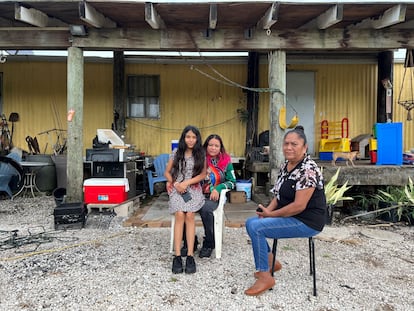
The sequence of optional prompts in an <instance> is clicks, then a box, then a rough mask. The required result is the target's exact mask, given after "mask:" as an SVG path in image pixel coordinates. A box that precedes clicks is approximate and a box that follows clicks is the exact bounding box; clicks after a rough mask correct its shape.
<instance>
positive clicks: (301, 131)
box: [283, 125, 308, 145]
mask: <svg viewBox="0 0 414 311" xmlns="http://www.w3.org/2000/svg"><path fill="white" fill-rule="evenodd" d="M290 133H296V134H297V135H298V136H299V137H300V138H302V139H303V144H304V145H306V144H307V143H308V140H307V139H306V135H305V129H304V127H303V126H302V125H298V126H296V127H295V128H294V129H293V130H290V131H288V132H287V133H286V134H285V136H284V137H283V139H285V138H286V136H288V135H289V134H290Z"/></svg>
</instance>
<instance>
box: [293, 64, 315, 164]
mask: <svg viewBox="0 0 414 311" xmlns="http://www.w3.org/2000/svg"><path fill="white" fill-rule="evenodd" d="M295 110H296V112H297V113H298V116H299V125H302V126H303V127H304V129H305V134H306V138H307V139H308V153H309V154H310V155H311V157H316V152H315V132H316V129H315V121H314V120H315V118H314V115H315V72H313V71H288V72H287V73H286V122H287V123H288V124H289V122H290V119H291V118H292V117H293V116H294V115H295Z"/></svg>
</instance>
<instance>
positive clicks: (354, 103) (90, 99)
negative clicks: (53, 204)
mask: <svg viewBox="0 0 414 311" xmlns="http://www.w3.org/2000/svg"><path fill="white" fill-rule="evenodd" d="M195 66H196V68H198V69H200V70H202V71H203V72H204V73H207V74H210V75H212V76H213V77H214V79H212V78H208V77H206V76H205V75H202V74H200V73H199V72H197V71H196V70H194V68H192V67H191V65H189V64H130V63H127V65H126V70H125V71H126V74H127V75H128V74H159V75H160V77H161V118H160V119H159V120H149V119H135V120H132V119H128V120H127V123H126V125H127V131H126V141H127V142H128V143H131V144H133V145H135V146H136V149H137V150H139V151H142V152H145V153H146V154H150V155H156V154H159V153H164V152H170V151H171V143H170V142H171V140H173V139H178V138H179V136H180V133H181V131H182V129H183V128H184V126H186V125H188V124H193V125H195V126H198V127H199V128H200V130H201V132H202V136H203V138H205V137H207V135H208V134H211V133H217V134H220V135H221V136H222V138H223V140H224V143H225V146H226V148H227V150H228V152H230V153H232V154H233V155H235V156H243V155H244V146H245V124H243V123H242V122H241V121H240V120H239V118H238V114H237V109H238V108H245V107H246V96H245V92H243V91H242V90H241V89H240V88H238V87H232V86H228V85H226V84H224V83H221V82H218V81H217V80H216V79H218V80H223V79H222V78H220V77H219V76H217V75H216V74H215V73H214V72H213V71H212V70H211V68H209V67H208V66H206V65H195ZM212 67H214V68H215V69H216V70H217V71H218V72H220V73H221V74H222V75H224V76H225V77H227V78H228V79H230V80H232V81H235V82H236V83H238V84H241V85H244V84H245V83H246V80H247V66H246V64H232V65H219V64H214V65H213V66H212ZM288 70H299V71H314V72H315V79H316V81H315V87H316V90H315V104H316V107H315V115H314V118H315V124H320V122H321V121H322V120H324V119H327V120H330V121H340V120H341V119H342V118H344V117H346V118H348V119H349V134H350V137H355V136H357V135H359V134H362V133H371V132H372V126H373V124H374V122H375V119H376V94H377V82H376V79H377V66H376V65H375V64H335V65H332V64H329V65H328V64H326V65H323V64H322V65H321V64H313V65H312V64H311V65H289V66H288ZM0 71H1V72H3V108H4V113H5V115H6V116H9V114H10V113H11V112H17V113H19V116H20V120H19V121H18V122H17V123H16V124H15V134H14V139H13V140H14V142H15V145H16V146H19V147H21V148H23V149H26V150H27V143H26V141H25V137H26V136H28V135H30V136H36V137H37V138H38V140H39V144H40V149H41V151H42V152H44V151H46V153H48V154H49V153H51V145H52V144H53V143H54V142H55V139H56V136H55V134H54V133H53V132H51V133H50V134H49V135H47V134H42V135H40V134H39V133H41V132H44V131H47V130H51V129H55V128H64V129H66V113H67V107H66V101H67V99H66V72H67V69H66V62H60V61H57V62H43V61H19V62H12V61H8V62H6V63H5V64H0ZM403 71H404V67H403V66H402V65H399V64H396V65H395V70H394V105H393V106H394V121H395V122H404V149H405V150H407V149H410V148H413V147H414V134H413V133H414V131H413V121H406V116H407V112H406V111H405V110H404V109H403V108H402V107H401V106H400V105H398V104H397V103H396V101H397V99H398V92H399V90H400V85H401V81H402V75H403ZM267 74H268V68H267V65H266V64H262V65H261V68H260V87H263V88H266V87H268V82H267V81H268V80H267ZM84 89H85V99H84V132H83V133H84V142H83V144H84V149H86V148H91V146H92V139H93V138H94V136H95V135H96V129H98V128H111V124H112V121H113V92H112V64H108V63H85V87H84ZM405 92H408V89H405ZM269 122H270V121H269V95H268V94H266V93H260V97H259V122H258V129H259V130H258V133H261V132H262V131H264V130H267V129H269ZM10 126H11V125H10ZM319 137H320V128H319V126H318V127H317V128H315V144H317V143H318V142H319ZM315 149H317V146H315Z"/></svg>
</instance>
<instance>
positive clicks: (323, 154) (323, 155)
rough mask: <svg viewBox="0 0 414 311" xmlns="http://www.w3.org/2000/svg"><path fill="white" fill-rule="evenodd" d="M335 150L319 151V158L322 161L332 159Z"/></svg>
mask: <svg viewBox="0 0 414 311" xmlns="http://www.w3.org/2000/svg"><path fill="white" fill-rule="evenodd" d="M332 153H333V152H319V159H321V160H322V161H332Z"/></svg>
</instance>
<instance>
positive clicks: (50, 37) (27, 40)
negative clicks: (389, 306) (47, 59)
mask: <svg viewBox="0 0 414 311" xmlns="http://www.w3.org/2000/svg"><path fill="white" fill-rule="evenodd" d="M70 37H71V35H70V33H69V28H67V27H63V28H62V27H58V28H51V27H48V28H46V29H45V28H43V29H42V28H33V27H24V28H22V27H19V28H15V27H14V28H1V27H0V46H1V47H2V48H3V49H13V50H19V49H57V50H59V49H67V48H68V47H69V46H70V45H71V44H70V41H69V40H70Z"/></svg>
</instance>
